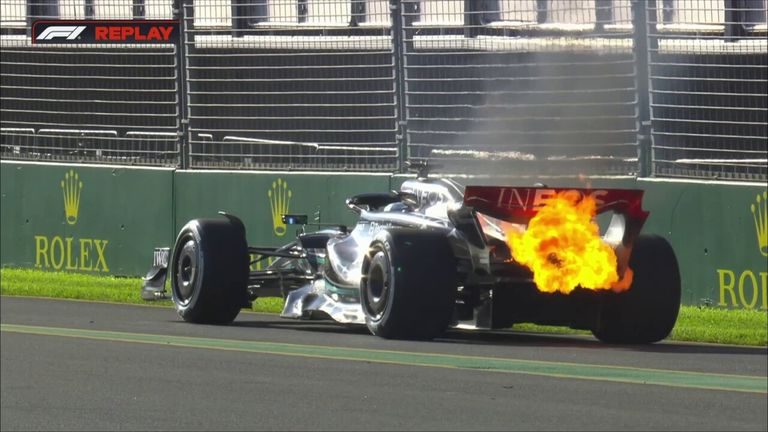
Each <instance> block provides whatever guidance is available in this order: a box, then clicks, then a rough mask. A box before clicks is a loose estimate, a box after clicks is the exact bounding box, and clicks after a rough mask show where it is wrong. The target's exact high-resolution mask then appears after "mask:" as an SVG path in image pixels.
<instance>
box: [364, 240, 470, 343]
mask: <svg viewBox="0 0 768 432" xmlns="http://www.w3.org/2000/svg"><path fill="white" fill-rule="evenodd" d="M362 272H363V277H362V278H361V284H360V301H361V304H362V308H363V312H364V314H365V321H366V325H367V326H368V329H369V330H370V331H371V333H373V334H374V335H377V336H381V337H383V338H388V339H422V340H423V339H433V338H435V337H437V336H439V335H440V334H441V333H443V332H444V331H445V329H446V328H447V327H448V325H449V324H450V322H451V319H452V316H453V309H454V307H455V298H456V276H455V273H456V264H455V260H454V257H453V253H452V251H451V248H450V244H449V242H448V240H447V239H446V237H445V234H443V233H439V232H425V231H414V230H409V229H390V230H386V231H382V232H380V233H379V234H378V235H377V236H376V237H375V238H374V240H373V241H372V242H371V245H370V247H369V251H368V254H367V255H366V257H365V260H364V262H363V268H362Z"/></svg>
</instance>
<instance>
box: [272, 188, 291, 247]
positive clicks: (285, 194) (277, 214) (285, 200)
mask: <svg viewBox="0 0 768 432" xmlns="http://www.w3.org/2000/svg"><path fill="white" fill-rule="evenodd" d="M267 195H268V196H269V206H270V207H271V209H272V227H273V229H274V232H275V235H276V236H278V237H282V236H284V235H285V232H286V227H285V224H284V223H283V215H284V214H286V213H288V209H289V208H290V206H291V196H292V195H293V192H291V190H290V189H288V183H286V182H285V181H283V180H282V179H277V181H274V182H272V189H270V190H269V191H268V192H267Z"/></svg>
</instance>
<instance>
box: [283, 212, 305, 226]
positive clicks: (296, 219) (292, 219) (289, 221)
mask: <svg viewBox="0 0 768 432" xmlns="http://www.w3.org/2000/svg"><path fill="white" fill-rule="evenodd" d="M282 220H283V223H284V224H286V225H306V224H307V221H308V220H309V218H308V217H307V215H305V214H284V215H282Z"/></svg>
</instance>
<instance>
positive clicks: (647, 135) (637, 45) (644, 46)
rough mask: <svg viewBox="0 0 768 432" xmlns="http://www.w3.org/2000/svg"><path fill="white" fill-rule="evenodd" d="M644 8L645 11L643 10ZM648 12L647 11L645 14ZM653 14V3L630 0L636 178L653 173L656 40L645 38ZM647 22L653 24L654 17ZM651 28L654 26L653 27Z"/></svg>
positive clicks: (654, 5)
mask: <svg viewBox="0 0 768 432" xmlns="http://www.w3.org/2000/svg"><path fill="white" fill-rule="evenodd" d="M646 7H647V9H646ZM649 11H650V12H649ZM649 13H654V14H655V13H656V0H647V1H646V0H632V27H633V30H634V32H633V35H634V36H633V38H634V51H635V88H636V91H637V97H636V98H635V103H636V104H637V105H636V108H635V110H636V114H637V121H638V135H637V143H638V149H637V152H638V153H637V155H638V161H639V165H640V177H649V176H651V175H652V174H653V171H654V170H653V166H652V164H653V155H652V151H653V142H652V135H651V132H652V128H651V126H652V125H651V82H650V76H649V72H650V70H649V68H650V52H649V48H650V49H651V50H653V51H656V48H657V47H658V40H657V39H655V38H649V36H648V14H649ZM651 22H654V23H655V22H656V19H655V16H654V19H653V20H651ZM654 28H655V26H654Z"/></svg>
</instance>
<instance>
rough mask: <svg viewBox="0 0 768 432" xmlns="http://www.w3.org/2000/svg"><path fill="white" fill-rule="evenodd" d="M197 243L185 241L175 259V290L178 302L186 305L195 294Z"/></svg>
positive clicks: (190, 240) (192, 240)
mask: <svg viewBox="0 0 768 432" xmlns="http://www.w3.org/2000/svg"><path fill="white" fill-rule="evenodd" d="M197 250H198V248H197V242H195V240H194V239H189V240H187V242H186V243H184V246H182V248H181V251H180V252H179V256H178V258H177V259H176V263H177V265H176V283H175V286H176V289H177V293H178V298H179V301H181V302H182V303H187V302H189V300H190V299H191V298H192V296H193V294H194V293H195V282H196V279H197V275H198V268H197V267H198V254H197Z"/></svg>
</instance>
